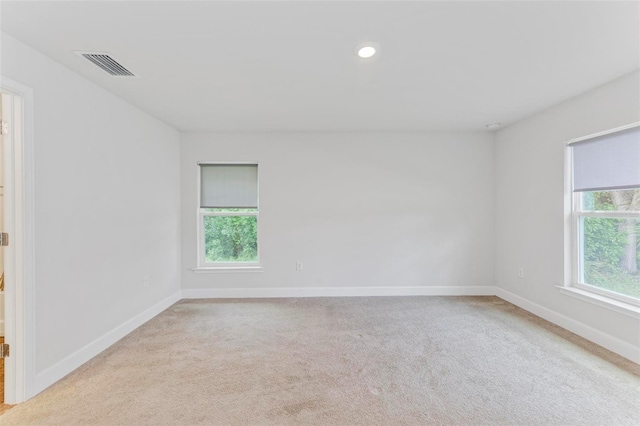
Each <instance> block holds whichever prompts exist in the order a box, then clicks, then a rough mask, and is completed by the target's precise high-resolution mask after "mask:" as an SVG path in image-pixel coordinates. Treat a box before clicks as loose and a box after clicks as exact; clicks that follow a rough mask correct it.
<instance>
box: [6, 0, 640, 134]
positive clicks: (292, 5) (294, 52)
mask: <svg viewBox="0 0 640 426" xmlns="http://www.w3.org/2000/svg"><path fill="white" fill-rule="evenodd" d="M1 12H2V18H1V21H0V28H1V29H2V30H3V31H5V32H6V33H8V34H10V35H12V36H14V37H15V38H17V39H19V40H21V41H22V42H24V43H26V44H28V45H30V46H32V47H34V48H35V49H37V50H39V51H41V52H42V53H44V54H45V55H47V56H50V57H51V58H53V59H55V60H56V61H58V62H60V63H62V64H64V65H65V66H67V67H69V68H71V69H72V70H74V71H76V72H77V73H79V74H81V75H83V76H85V77H86V78H88V79H89V80H92V81H94V82H95V83H97V84H98V85H100V86H102V87H104V88H106V89H107V90H109V91H111V92H113V93H115V94H117V95H118V96H120V97H122V98H124V99H126V100H128V101H129V102H131V103H132V104H134V105H136V106H138V107H140V108H141V109H143V110H145V111H147V112H149V113H150V114H152V115H154V116H156V117H158V118H160V119H161V120H163V121H165V122H166V123H168V124H170V125H172V126H174V127H175V128H177V129H179V130H182V131H223V132H262V131H428V130H454V129H455V130H480V129H484V126H485V124H488V123H493V122H502V123H505V124H509V123H512V122H514V121H516V120H519V119H521V118H523V117H525V116H527V115H530V114H532V113H534V112H536V111H538V110H540V109H543V108H546V107H548V106H551V105H553V104H555V103H557V102H559V101H562V100H564V99H567V98H569V97H571V96H574V95H577V94H579V93H582V92H584V91H586V90H589V89H591V88H593V87H596V86H598V85H600V84H603V83H606V82H608V81H610V80H613V79H615V78H617V77H619V76H621V75H624V74H626V73H629V72H631V71H633V70H635V69H638V67H639V63H640V58H639V52H640V40H639V38H640V36H639V34H640V24H639V16H640V8H639V2H637V1H633V2H613V1H602V2H587V1H583V2H575V1H573V2H558V1H556V2H540V1H535V2H506V1H499V2H484V1H474V2H425V1H422V2H418V1H413V2H399V1H386V2H380V1H378V2H368V1H357V2H345V1H316V2H313V1H303V2H300V1H298V2H293V1H291V2H276V1H261V2H245V1H232V2H231V1H230V2H221V1H215V2H214V1H176V2H167V1H159V2H154V1H143V2H133V1H110V2H92V1H71V2H60V1H55V2H52V1H46V2H11V1H2V3H1ZM363 41H375V42H377V43H378V44H379V45H380V47H381V51H380V55H379V56H378V57H375V58H374V59H372V60H361V59H358V58H356V56H355V55H354V54H353V50H354V47H355V46H356V45H357V44H358V43H360V42H363ZM74 50H83V51H107V52H109V53H111V55H112V56H113V57H114V58H115V59H116V60H118V61H119V62H121V63H122V64H123V65H125V66H126V67H128V68H129V69H131V70H132V71H134V72H135V73H137V74H139V75H140V76H141V78H137V79H123V78H113V77H110V76H108V75H107V74H105V73H104V72H103V71H101V70H99V69H98V68H95V66H94V65H92V64H91V63H90V62H88V61H87V60H85V59H83V58H81V57H79V56H78V55H76V54H74V53H73V51H74ZM0 72H1V70H0Z"/></svg>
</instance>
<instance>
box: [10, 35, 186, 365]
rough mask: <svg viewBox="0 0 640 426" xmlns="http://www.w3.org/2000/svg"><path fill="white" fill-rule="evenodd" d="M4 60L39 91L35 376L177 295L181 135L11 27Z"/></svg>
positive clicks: (36, 103)
mask: <svg viewBox="0 0 640 426" xmlns="http://www.w3.org/2000/svg"><path fill="white" fill-rule="evenodd" d="M69 54H73V53H71V52H70V53H69ZM1 59H2V62H1V65H2V67H1V69H0V74H2V76H3V77H7V78H10V79H12V80H15V81H18V82H20V83H22V84H24V85H26V86H29V87H31V88H33V93H34V108H35V111H34V125H35V129H34V134H35V141H34V144H35V146H34V149H35V265H36V270H35V305H36V335H35V344H36V372H37V373H38V374H39V373H41V372H42V371H44V370H47V369H48V368H50V367H52V366H54V365H55V364H56V363H58V362H60V361H62V360H64V359H65V358H67V357H69V356H70V355H72V354H74V353H75V352H76V351H79V350H80V349H82V348H83V347H84V346H85V345H88V344H90V343H91V342H93V341H94V340H96V339H98V338H100V337H102V336H104V335H105V334H106V333H108V332H110V331H112V330H113V329H114V328H116V327H118V326H120V325H122V324H123V323H125V322H126V321H128V320H130V319H131V318H133V317H135V316H136V315H139V314H140V313H141V312H143V311H144V310H146V309H148V308H150V307H152V306H154V305H155V304H157V303H158V302H159V301H161V300H164V299H165V298H167V297H168V296H169V295H172V294H176V293H177V292H178V291H179V288H180V277H179V262H180V240H179V233H180V229H179V228H180V225H179V222H180V212H179V205H180V201H179V200H180V195H179V191H180V189H179V182H180V174H179V155H180V150H179V134H178V132H177V131H176V130H174V129H173V128H171V127H168V126H166V125H165V124H163V123H161V122H160V121H158V120H156V119H155V118H152V117H150V116H149V115H147V114H146V113H143V112H142V111H140V110H139V109H137V108H135V107H133V106H131V105H130V104H128V103H126V102H125V101H123V100H121V99H119V98H117V97H116V96H114V95H112V94H110V93H109V92H107V91H105V90H103V89H101V88H99V87H98V86H96V85H95V84H93V83H91V82H89V81H87V80H86V79H84V78H82V77H80V76H78V75H77V74H75V73H73V72H71V71H69V70H68V69H66V68H64V67H63V66H61V65H59V64H58V63H56V62H54V61H52V60H51V59H49V58H47V57H45V56H43V55H42V54H40V53H38V52H36V51H35V50H33V49H31V48H29V47H27V46H26V45H24V44H22V43H21V42H18V41H17V40H15V39H14V38H12V37H11V36H9V35H7V34H4V33H2V56H1ZM122 84H135V82H133V83H131V82H124V81H123V83H122ZM145 275H148V276H149V278H150V286H149V287H148V288H143V277H144V276H145ZM54 376H55V375H54Z"/></svg>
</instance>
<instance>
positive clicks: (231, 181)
mask: <svg viewBox="0 0 640 426" xmlns="http://www.w3.org/2000/svg"><path fill="white" fill-rule="evenodd" d="M200 207H201V208H258V165H257V164H201V165H200Z"/></svg>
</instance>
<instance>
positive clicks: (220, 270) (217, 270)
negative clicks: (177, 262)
mask: <svg viewBox="0 0 640 426" xmlns="http://www.w3.org/2000/svg"><path fill="white" fill-rule="evenodd" d="M192 271H193V273H194V274H242V273H255V272H262V266H259V265H253V266H206V267H199V268H193V269H192Z"/></svg>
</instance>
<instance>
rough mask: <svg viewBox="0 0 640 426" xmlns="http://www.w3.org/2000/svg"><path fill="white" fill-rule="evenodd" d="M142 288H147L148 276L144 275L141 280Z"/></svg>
mask: <svg viewBox="0 0 640 426" xmlns="http://www.w3.org/2000/svg"><path fill="white" fill-rule="evenodd" d="M142 286H143V287H149V275H145V276H144V278H143V279H142Z"/></svg>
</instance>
